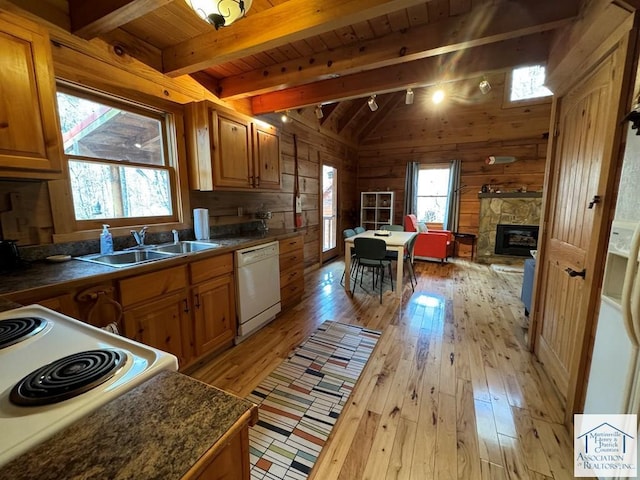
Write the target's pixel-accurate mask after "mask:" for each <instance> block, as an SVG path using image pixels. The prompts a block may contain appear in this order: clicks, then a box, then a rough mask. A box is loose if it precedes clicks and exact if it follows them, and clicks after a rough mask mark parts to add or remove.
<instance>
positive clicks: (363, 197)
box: [360, 192, 394, 230]
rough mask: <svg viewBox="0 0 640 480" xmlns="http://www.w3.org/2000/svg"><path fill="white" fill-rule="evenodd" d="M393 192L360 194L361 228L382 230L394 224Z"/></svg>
mask: <svg viewBox="0 0 640 480" xmlns="http://www.w3.org/2000/svg"><path fill="white" fill-rule="evenodd" d="M393 197H394V194H393V192H362V193H360V226H361V227H364V228H365V229H367V230H380V229H381V228H382V227H383V226H385V225H391V224H392V223H393V200H394V198H393Z"/></svg>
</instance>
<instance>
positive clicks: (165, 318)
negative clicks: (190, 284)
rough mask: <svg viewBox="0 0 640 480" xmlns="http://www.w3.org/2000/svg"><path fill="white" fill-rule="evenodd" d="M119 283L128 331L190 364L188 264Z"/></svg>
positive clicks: (125, 329)
mask: <svg viewBox="0 0 640 480" xmlns="http://www.w3.org/2000/svg"><path fill="white" fill-rule="evenodd" d="M118 284H119V285H118V289H119V291H120V303H121V304H122V307H123V309H124V333H125V335H126V336H127V337H129V338H133V339H134V340H137V341H139V342H142V343H145V344H147V345H150V346H152V347H156V348H159V349H160V350H164V351H166V352H169V353H172V354H174V355H175V356H176V357H178V362H179V364H180V366H181V367H182V366H184V365H186V364H187V363H188V362H189V361H190V360H191V358H192V356H193V354H192V347H191V333H190V329H189V325H190V315H191V304H190V302H189V299H188V289H187V273H186V267H185V266H179V267H173V268H168V269H164V270H159V271H156V272H151V273H146V274H143V275H138V276H135V277H129V278H125V279H123V280H120V281H119V282H118Z"/></svg>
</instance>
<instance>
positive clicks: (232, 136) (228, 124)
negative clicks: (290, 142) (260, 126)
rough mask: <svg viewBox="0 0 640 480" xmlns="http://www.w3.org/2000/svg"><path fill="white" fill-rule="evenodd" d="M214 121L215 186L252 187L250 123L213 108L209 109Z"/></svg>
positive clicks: (212, 123) (231, 187)
mask: <svg viewBox="0 0 640 480" xmlns="http://www.w3.org/2000/svg"><path fill="white" fill-rule="evenodd" d="M210 115H211V118H210V122H211V125H213V128H212V134H213V139H212V142H211V144H212V145H211V148H212V149H213V184H214V187H215V188H219V187H222V188H223V189H224V188H227V189H234V190H237V189H247V188H253V183H254V178H253V175H254V173H253V168H252V163H251V157H250V154H251V152H250V149H249V145H250V143H249V142H250V140H251V138H250V136H249V135H250V130H249V127H250V126H249V123H248V122H246V121H245V120H243V119H241V118H239V117H238V118H235V117H232V116H231V115H226V114H224V113H221V112H217V111H215V110H210Z"/></svg>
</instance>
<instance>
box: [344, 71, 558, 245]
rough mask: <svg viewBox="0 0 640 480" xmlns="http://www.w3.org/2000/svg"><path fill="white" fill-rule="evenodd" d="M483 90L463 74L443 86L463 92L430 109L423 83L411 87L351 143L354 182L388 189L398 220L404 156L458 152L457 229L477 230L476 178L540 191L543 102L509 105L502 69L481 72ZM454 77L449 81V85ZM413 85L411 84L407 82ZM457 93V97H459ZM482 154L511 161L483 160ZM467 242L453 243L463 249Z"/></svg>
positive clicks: (440, 160)
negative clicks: (406, 99) (485, 75)
mask: <svg viewBox="0 0 640 480" xmlns="http://www.w3.org/2000/svg"><path fill="white" fill-rule="evenodd" d="M489 80H490V82H491V85H492V87H493V88H492V90H491V92H490V94H489V95H486V96H482V95H481V94H480V93H476V92H475V91H474V90H473V88H472V87H474V88H475V89H477V83H475V82H470V81H464V82H456V84H452V85H450V86H449V91H450V92H451V91H454V90H457V91H461V92H462V91H466V92H470V93H469V94H468V95H467V96H466V97H464V98H462V97H459V98H454V99H450V100H449V103H448V104H445V105H443V106H441V107H440V108H438V109H437V110H436V109H434V108H433V107H432V106H431V105H430V104H429V101H430V99H429V98H428V94H429V91H428V89H422V91H416V97H415V101H414V104H413V105H404V103H402V104H400V105H399V106H398V107H397V108H396V110H395V111H394V112H392V113H391V114H390V115H388V116H387V118H386V119H385V121H384V122H382V123H380V124H379V125H378V126H377V127H376V128H374V129H373V130H372V131H371V132H370V134H369V135H368V136H367V137H366V138H364V139H362V141H361V144H360V147H359V150H358V176H357V190H358V192H361V191H376V190H387V189H389V190H392V191H394V192H396V196H395V205H394V213H395V214H394V217H395V218H394V223H402V220H403V219H402V215H403V204H404V183H405V172H406V165H407V163H408V162H419V163H421V164H444V165H447V164H448V162H449V161H450V160H453V159H461V160H462V172H461V185H462V197H461V206H460V226H459V231H461V232H469V233H477V232H478V223H479V212H480V202H479V199H478V192H480V189H481V188H482V185H483V184H490V185H495V186H496V187H497V188H499V189H501V190H502V191H516V190H517V189H519V188H522V187H523V186H524V187H526V188H527V190H528V191H541V190H542V186H543V182H544V171H545V164H546V149H547V143H548V140H547V137H548V130H549V119H550V114H551V103H550V101H549V100H545V101H544V102H543V103H537V104H535V105H520V106H516V107H514V106H512V105H510V104H508V103H507V102H506V100H505V98H504V94H505V89H506V85H505V83H506V82H505V74H496V75H492V76H490V77H489ZM456 85H457V87H456ZM414 91H415V90H414ZM463 100H464V101H463ZM489 155H500V156H515V157H517V159H518V160H517V161H516V162H514V163H509V164H502V165H487V164H486V163H485V159H486V157H488V156H489ZM469 253H470V252H469V250H468V248H464V246H462V248H461V254H462V255H468V254H469Z"/></svg>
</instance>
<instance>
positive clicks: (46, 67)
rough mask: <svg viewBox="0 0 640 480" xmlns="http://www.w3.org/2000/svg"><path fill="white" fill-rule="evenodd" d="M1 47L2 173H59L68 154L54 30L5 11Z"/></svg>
mask: <svg viewBox="0 0 640 480" xmlns="http://www.w3.org/2000/svg"><path fill="white" fill-rule="evenodd" d="M0 51H2V68H0V85H2V95H1V96H2V97H3V100H1V101H0V168H2V176H11V177H25V178H57V177H59V176H60V171H61V158H62V155H61V148H60V141H59V138H60V129H59V127H58V117H57V113H56V106H55V92H56V89H55V83H54V73H53V62H52V60H51V49H50V47H49V37H48V34H47V32H46V31H45V30H44V29H40V27H38V26H37V25H35V24H32V23H31V22H28V21H27V20H24V19H21V18H18V17H14V16H13V15H11V14H9V13H6V12H0ZM5 168H9V170H5ZM20 171H23V172H25V171H26V172H27V173H24V174H23V173H20ZM29 171H32V172H29ZM35 171H43V172H49V174H46V173H45V174H38V173H36V172H35ZM55 172H57V175H55V174H52V173H55Z"/></svg>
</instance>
